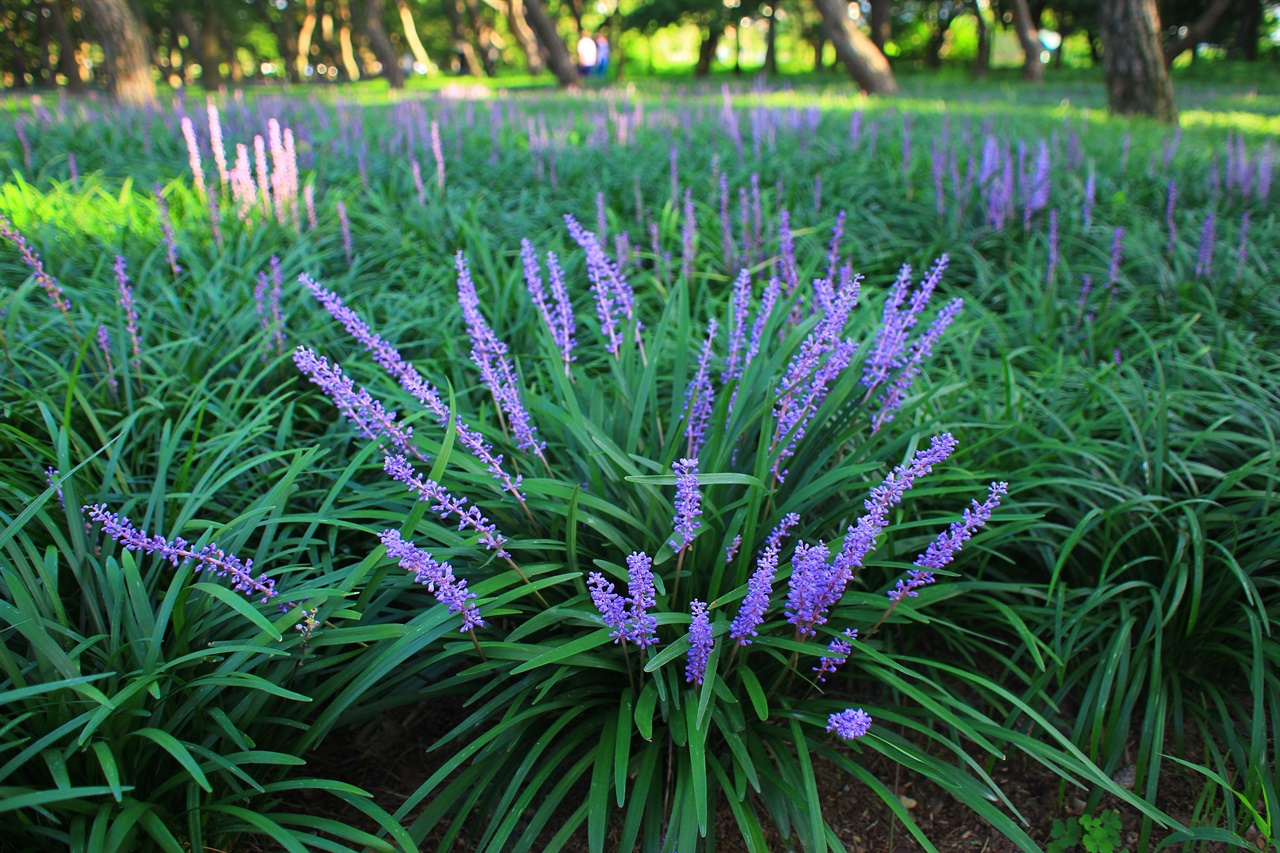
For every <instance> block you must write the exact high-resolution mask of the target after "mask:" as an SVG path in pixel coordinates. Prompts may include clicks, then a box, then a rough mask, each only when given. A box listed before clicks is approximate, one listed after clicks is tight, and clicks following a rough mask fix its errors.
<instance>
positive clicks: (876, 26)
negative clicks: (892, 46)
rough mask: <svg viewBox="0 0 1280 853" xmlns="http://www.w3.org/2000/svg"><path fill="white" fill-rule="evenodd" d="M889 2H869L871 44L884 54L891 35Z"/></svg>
mask: <svg viewBox="0 0 1280 853" xmlns="http://www.w3.org/2000/svg"><path fill="white" fill-rule="evenodd" d="M892 12H893V9H892V8H891V0H871V43H872V44H874V45H875V46H876V47H878V48H880V52H881V53H884V46H885V45H886V44H888V43H889V39H890V37H891V36H892V35H893V18H892Z"/></svg>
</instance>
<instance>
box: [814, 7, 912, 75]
mask: <svg viewBox="0 0 1280 853" xmlns="http://www.w3.org/2000/svg"><path fill="white" fill-rule="evenodd" d="M813 2H814V5H815V6H817V7H818V12H820V13H821V14H822V29H823V32H824V33H826V36H827V39H828V40H830V42H831V44H832V45H833V46H834V47H835V49H836V58H837V59H839V60H840V64H842V65H843V66H844V67H845V70H846V71H848V72H849V76H850V77H852V78H853V81H854V82H855V83H857V84H858V85H859V86H861V87H862V88H863V89H866V90H867V92H868V93H869V94H872V95H893V94H896V93H897V91H898V82H897V81H896V80H895V79H894V78H893V70H892V69H891V68H890V67H889V60H888V59H886V58H885V55H884V54H883V53H881V52H880V49H879V48H878V47H876V46H875V44H874V43H873V42H872V41H871V39H869V38H867V37H866V36H865V35H864V34H863V32H862V30H860V29H858V28H857V27H855V26H852V25H851V24H850V22H849V4H848V3H846V2H845V0H813Z"/></svg>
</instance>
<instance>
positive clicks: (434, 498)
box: [382, 456, 510, 557]
mask: <svg viewBox="0 0 1280 853" xmlns="http://www.w3.org/2000/svg"><path fill="white" fill-rule="evenodd" d="M382 468H383V470H384V471H386V472H387V474H388V475H389V476H390V477H391V478H392V479H393V480H397V481H399V482H401V483H404V484H405V485H406V486H408V488H409V491H411V492H413V493H414V494H416V495H417V496H418V500H420V501H423V502H424V503H425V502H432V503H431V509H432V511H433V512H437V513H439V514H440V518H442V519H445V518H448V517H449V516H451V515H452V516H455V517H456V518H457V519H458V529H459V530H466V529H467V528H471V529H472V530H474V531H475V532H476V533H478V534H479V535H480V542H481V544H483V545H484V547H485V548H486V549H488V550H490V551H494V552H496V553H497V555H498V556H499V557H509V556H510V555H509V554H508V553H507V550H506V544H507V539H506V537H505V536H503V535H502V534H501V533H499V532H498V526H497V525H496V524H494V523H492V522H491V521H489V519H487V518H485V516H484V515H483V514H482V513H481V512H480V508H479V507H477V506H476V505H475V504H472V505H471V506H467V499H466V498H455V497H454V496H453V495H451V494H449V490H448V489H446V488H445V487H444V486H442V485H440V484H439V483H437V482H436V481H435V480H432V479H430V478H428V477H422V476H419V475H418V472H417V471H415V470H414V467H413V465H412V464H411V463H410V462H409V460H408V459H406V458H405V457H403V456H387V457H386V458H385V459H384V460H383V464H382Z"/></svg>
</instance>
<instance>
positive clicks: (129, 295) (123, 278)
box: [115, 255, 142, 369]
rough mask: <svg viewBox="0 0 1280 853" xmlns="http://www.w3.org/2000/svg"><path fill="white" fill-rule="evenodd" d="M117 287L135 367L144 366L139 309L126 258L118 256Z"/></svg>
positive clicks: (132, 363) (132, 362)
mask: <svg viewBox="0 0 1280 853" xmlns="http://www.w3.org/2000/svg"><path fill="white" fill-rule="evenodd" d="M115 269H116V287H117V289H118V290H119V291H120V307H121V308H123V309H124V319H125V325H126V328H128V330H129V343H130V346H131V347H132V351H133V360H132V361H131V362H130V364H131V365H133V367H134V368H135V369H136V368H139V367H141V366H142V349H141V347H140V346H139V344H138V309H137V307H136V306H135V304H134V301H133V287H132V286H130V284H129V271H128V268H127V267H126V266H125V262H124V257H123V256H122V255H116V267H115Z"/></svg>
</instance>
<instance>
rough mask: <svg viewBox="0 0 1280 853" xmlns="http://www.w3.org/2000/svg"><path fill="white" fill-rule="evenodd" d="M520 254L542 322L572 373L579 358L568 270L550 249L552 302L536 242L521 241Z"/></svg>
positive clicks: (566, 368)
mask: <svg viewBox="0 0 1280 853" xmlns="http://www.w3.org/2000/svg"><path fill="white" fill-rule="evenodd" d="M520 257H521V259H522V260H523V262H524V282H525V288H526V289H527V290H528V291H529V296H530V298H532V299H533V304H534V305H536V306H537V307H538V313H539V314H540V315H541V316H542V321H543V322H544V323H546V325H547V329H548V331H550V332H551V339H552V340H553V341H554V342H555V345H556V350H557V351H558V352H559V353H560V359H561V361H563V362H564V374H565V376H568V375H569V365H570V364H571V363H572V362H574V361H577V359H578V357H577V356H576V355H574V354H573V349H574V347H575V346H577V340H575V338H574V335H575V332H576V328H575V324H574V316H573V304H572V303H571V302H570V301H569V291H568V290H567V289H566V288H565V284H564V270H562V269H560V261H559V259H557V258H556V256H555V253H554V252H547V275H548V277H549V278H550V280H551V299H553V300H554V302H551V301H549V300H548V299H547V294H546V289H545V288H544V287H543V285H542V271H541V269H540V268H539V267H538V255H537V253H536V252H535V251H534V248H533V243H531V242H529V241H528V240H521V241H520Z"/></svg>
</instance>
